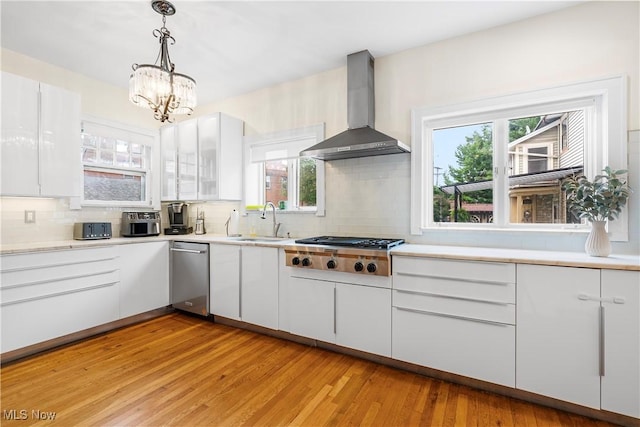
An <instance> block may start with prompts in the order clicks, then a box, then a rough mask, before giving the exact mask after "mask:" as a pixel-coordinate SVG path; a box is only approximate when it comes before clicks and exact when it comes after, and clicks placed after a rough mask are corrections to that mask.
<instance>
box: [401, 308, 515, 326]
mask: <svg viewBox="0 0 640 427" xmlns="http://www.w3.org/2000/svg"><path fill="white" fill-rule="evenodd" d="M394 308H396V309H398V310H400V311H408V312H409V313H418V314H427V315H431V316H438V317H448V318H451V319H458V320H466V321H469V322H475V323H484V324H487V325H493V326H513V325H511V324H508V323H501V322H494V321H493V320H484V319H474V318H472V317H465V316H456V315H453V314H444V313H435V312H433V311H426V310H416V309H415V308H406V307H397V306H395V307H394Z"/></svg>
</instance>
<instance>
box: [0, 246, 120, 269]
mask: <svg viewBox="0 0 640 427" xmlns="http://www.w3.org/2000/svg"><path fill="white" fill-rule="evenodd" d="M117 257H118V254H117V251H116V248H115V247H114V246H106V247H101V248H85V249H71V250H62V251H50V252H36V253H29V254H17V255H3V256H2V272H3V273H5V272H11V271H15V270H27V269H43V268H48V267H52V266H64V265H70V264H84V263H86V262H93V261H99V260H114V259H116V258H117Z"/></svg>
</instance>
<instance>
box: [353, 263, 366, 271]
mask: <svg viewBox="0 0 640 427" xmlns="http://www.w3.org/2000/svg"><path fill="white" fill-rule="evenodd" d="M353 269H354V270H355V271H362V270H364V264H362V263H361V262H360V261H358V262H356V263H355V264H354V265H353Z"/></svg>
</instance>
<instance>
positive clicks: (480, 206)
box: [412, 77, 627, 240]
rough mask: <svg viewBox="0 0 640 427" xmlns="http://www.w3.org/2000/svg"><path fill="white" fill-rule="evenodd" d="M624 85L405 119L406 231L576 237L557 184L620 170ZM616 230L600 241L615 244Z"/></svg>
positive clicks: (606, 83) (552, 92)
mask: <svg viewBox="0 0 640 427" xmlns="http://www.w3.org/2000/svg"><path fill="white" fill-rule="evenodd" d="M625 86H626V85H625V81H624V78H622V77H619V78H611V79H603V80H597V81H592V82H587V83H580V84H574V85H568V86H563V87H558V88H552V89H545V90H539V91H534V92H527V93H523V94H517V95H510V96H504V97H499V98H493V99H490V100H485V101H476V102H471V103H467V104H461V105H452V106H447V107H439V108H425V109H418V110H414V111H413V123H412V126H413V129H412V132H413V144H412V184H413V186H412V187H413V190H412V199H413V203H412V206H413V208H412V232H413V233H414V234H421V233H422V232H423V231H426V230H428V229H435V228H447V227H448V228H450V229H452V230H454V229H470V228H476V229H478V228H479V229H487V230H489V229H515V230H527V229H530V230H556V231H561V230H563V229H564V230H566V229H569V230H575V229H576V228H586V225H585V224H581V221H580V220H579V219H578V218H576V217H575V216H574V215H573V214H572V213H571V212H570V211H568V209H567V206H566V195H565V193H564V191H563V189H562V184H563V182H564V181H565V180H566V179H567V178H568V177H570V176H575V175H583V174H584V175H586V176H588V177H590V178H593V176H594V175H596V174H598V173H599V172H600V171H601V170H602V168H603V167H604V166H606V165H610V166H611V167H612V168H614V169H626V168H627V164H626V142H627V130H626V106H625V101H624V98H625V96H624V95H625V93H626V92H625V90H626V89H625ZM626 223H627V220H626V217H625V218H621V221H615V222H614V223H612V224H609V232H610V233H611V234H613V235H614V236H615V237H614V238H616V239H617V240H625V239H626V238H627V237H626V234H627V232H626V229H627V227H626ZM612 232H613V233H612Z"/></svg>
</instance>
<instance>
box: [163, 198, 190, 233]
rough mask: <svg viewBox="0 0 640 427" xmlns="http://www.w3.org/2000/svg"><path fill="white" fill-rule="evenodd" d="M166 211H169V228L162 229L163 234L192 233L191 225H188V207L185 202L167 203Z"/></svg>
mask: <svg viewBox="0 0 640 427" xmlns="http://www.w3.org/2000/svg"><path fill="white" fill-rule="evenodd" d="M167 211H168V213H169V228H165V229H164V234H191V233H193V227H189V207H188V206H187V204H186V203H183V202H175V203H169V205H168V206H167Z"/></svg>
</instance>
